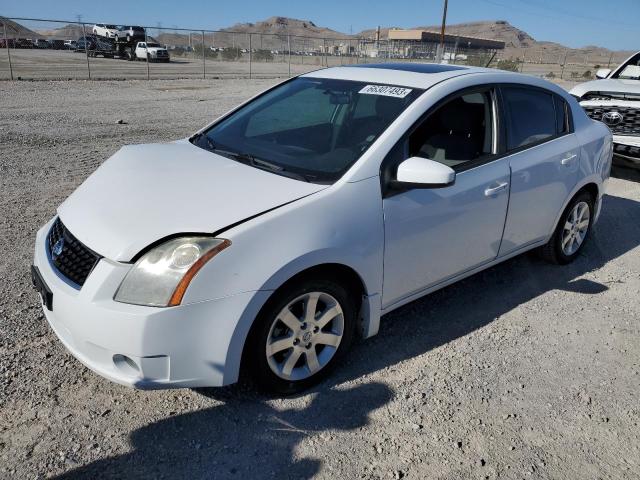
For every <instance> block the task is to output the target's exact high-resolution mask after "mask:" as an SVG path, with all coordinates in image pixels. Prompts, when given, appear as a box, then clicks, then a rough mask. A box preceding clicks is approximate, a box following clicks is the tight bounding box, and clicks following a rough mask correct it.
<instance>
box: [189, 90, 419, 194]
mask: <svg viewBox="0 0 640 480" xmlns="http://www.w3.org/2000/svg"><path fill="white" fill-rule="evenodd" d="M420 93H422V90H419V89H415V88H413V89H412V88H404V87H396V86H389V85H372V84H367V83H364V82H353V81H347V80H335V79H317V78H307V77H299V78H296V79H294V80H292V81H289V82H287V83H285V84H283V85H280V86H278V87H276V88H274V89H273V90H270V91H268V92H267V93H265V94H263V95H261V96H260V97H258V98H257V99H255V100H253V101H252V102H250V103H248V104H247V105H245V106H244V107H242V108H240V109H239V110H238V111H236V112H234V113H233V114H231V115H230V116H228V117H227V118H225V119H224V120H222V121H221V122H219V123H217V124H216V125H214V126H213V127H211V128H210V129H209V130H208V131H206V132H204V133H203V134H200V135H196V136H194V137H193V138H192V142H193V143H194V144H195V145H198V146H199V147H202V148H205V149H207V150H211V151H214V152H216V153H219V154H221V155H227V156H229V157H230V158H233V159H235V160H238V161H242V162H246V163H248V164H250V165H252V166H255V167H257V168H263V169H267V170H270V171H273V172H274V173H279V174H282V175H287V174H289V176H294V175H292V174H297V175H296V176H297V177H301V178H302V179H304V180H307V181H311V182H319V183H330V182H333V181H335V180H337V179H338V178H340V177H341V176H342V175H343V174H344V173H345V172H346V171H347V169H349V167H351V165H353V163H354V162H355V161H356V160H357V159H358V158H360V156H361V155H362V154H363V153H364V152H365V151H366V150H367V149H368V148H369V146H370V145H371V144H372V143H373V142H374V141H375V140H376V139H377V138H378V137H379V136H380V134H381V133H382V132H384V130H385V129H386V128H387V127H388V126H389V125H390V124H391V122H393V121H394V120H395V119H396V117H397V116H398V115H399V114H400V113H401V112H402V111H403V110H404V109H405V108H406V107H407V106H408V105H409V104H411V102H413V101H414V100H415V99H416V98H417V97H418V95H420Z"/></svg>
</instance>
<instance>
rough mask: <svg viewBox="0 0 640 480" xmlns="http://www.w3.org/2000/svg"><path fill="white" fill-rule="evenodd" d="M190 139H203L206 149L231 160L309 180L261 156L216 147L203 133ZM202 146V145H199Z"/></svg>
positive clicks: (198, 140)
mask: <svg viewBox="0 0 640 480" xmlns="http://www.w3.org/2000/svg"><path fill="white" fill-rule="evenodd" d="M191 140H192V141H195V142H198V144H200V143H201V142H200V141H201V140H204V141H205V143H206V145H207V147H206V149H207V150H209V151H211V152H214V153H217V154H218V155H223V156H225V157H228V158H231V159H232V160H236V161H238V162H241V163H244V164H246V165H251V166H252V167H255V168H260V169H262V170H268V171H271V172H274V173H277V174H278V175H282V176H285V177H289V178H295V179H296V180H302V181H304V182H311V180H310V179H309V177H308V176H306V175H303V174H301V173H296V172H291V171H289V170H287V169H286V168H284V167H283V166H281V165H277V164H275V163H271V162H268V161H266V160H262V159H261V158H256V157H255V156H253V155H251V154H249V153H244V152H233V151H231V150H225V149H223V148H218V147H217V146H216V144H215V143H213V140H211V139H210V138H209V136H208V135H207V134H205V133H202V132H200V133H196V134H195V135H194V136H193V137H191ZM200 146H202V145H200Z"/></svg>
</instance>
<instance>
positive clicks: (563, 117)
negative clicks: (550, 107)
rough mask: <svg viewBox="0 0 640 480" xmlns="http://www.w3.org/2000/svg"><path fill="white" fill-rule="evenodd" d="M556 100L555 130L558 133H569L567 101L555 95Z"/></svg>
mask: <svg viewBox="0 0 640 480" xmlns="http://www.w3.org/2000/svg"><path fill="white" fill-rule="evenodd" d="M554 99H555V102H556V131H557V132H558V135H562V134H565V133H569V107H568V105H567V102H565V101H564V100H563V99H562V98H560V97H559V96H557V95H555V96H554Z"/></svg>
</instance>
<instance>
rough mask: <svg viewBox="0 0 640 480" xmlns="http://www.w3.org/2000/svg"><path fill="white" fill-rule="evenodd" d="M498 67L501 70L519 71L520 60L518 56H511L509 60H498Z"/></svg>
mask: <svg viewBox="0 0 640 480" xmlns="http://www.w3.org/2000/svg"><path fill="white" fill-rule="evenodd" d="M498 68H499V69H500V70H507V71H508V72H517V71H518V70H520V61H519V60H518V59H517V58H516V59H515V60H514V59H513V58H510V59H509V60H498Z"/></svg>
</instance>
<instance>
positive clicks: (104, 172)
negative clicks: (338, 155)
mask: <svg viewBox="0 0 640 480" xmlns="http://www.w3.org/2000/svg"><path fill="white" fill-rule="evenodd" d="M326 187H327V185H318V184H314V183H307V182H303V181H300V180H295V179H291V178H287V177H283V176H280V175H276V174H274V173H270V172H267V171H264V170H260V169H257V168H254V167H251V166H248V165H244V164H242V163H238V162H236V161H234V160H231V159H228V158H226V157H222V156H220V155H216V154H214V153H211V152H208V151H206V150H203V149H201V148H198V147H196V146H194V145H192V144H191V143H189V142H187V141H180V142H176V143H170V144H150V145H134V146H126V147H123V148H122V149H120V150H119V151H118V152H116V154H115V155H113V156H112V157H111V158H110V159H109V160H107V161H106V162H104V163H103V164H102V165H101V166H100V167H99V168H98V169H97V170H96V171H95V172H94V173H93V174H92V175H91V176H90V177H89V178H87V180H86V181H85V182H84V183H83V184H82V185H80V187H78V189H77V190H76V191H75V192H73V193H72V194H71V196H70V197H69V198H68V199H67V200H65V202H64V203H62V205H60V207H59V208H58V214H59V216H60V218H61V220H62V222H63V223H64V224H65V226H66V227H67V228H68V230H69V231H70V232H71V233H72V234H73V235H74V236H75V237H76V238H77V239H78V240H80V241H81V242H82V243H84V244H85V245H86V246H88V247H89V248H91V249H92V250H94V251H95V252H97V253H99V254H100V255H102V256H104V257H106V258H109V259H111V260H116V261H125V262H126V261H130V260H131V259H132V258H133V257H134V256H135V255H136V254H137V253H139V252H140V251H141V250H142V249H144V248H145V247H147V246H148V245H150V244H152V243H154V242H156V241H158V240H160V239H162V238H165V237H167V236H170V235H175V234H180V233H213V232H216V231H219V230H222V229H224V228H226V227H228V226H230V225H233V224H236V223H238V222H241V221H243V220H246V219H248V218H250V217H254V216H256V215H259V214H261V213H264V212H266V211H268V210H272V209H274V208H277V207H279V206H282V205H284V204H286V203H290V202H292V201H295V200H297V199H300V198H302V197H305V196H307V195H311V194H313V193H315V192H318V191H320V190H322V189H324V188H326Z"/></svg>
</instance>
